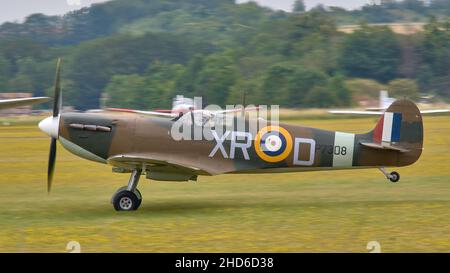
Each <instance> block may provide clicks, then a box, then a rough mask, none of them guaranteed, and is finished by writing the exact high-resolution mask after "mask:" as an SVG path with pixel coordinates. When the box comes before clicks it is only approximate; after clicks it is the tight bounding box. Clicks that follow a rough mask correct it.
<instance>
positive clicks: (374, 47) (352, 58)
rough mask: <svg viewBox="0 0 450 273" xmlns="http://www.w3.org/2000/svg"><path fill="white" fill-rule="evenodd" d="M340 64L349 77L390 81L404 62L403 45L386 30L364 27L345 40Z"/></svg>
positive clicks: (384, 28)
mask: <svg viewBox="0 0 450 273" xmlns="http://www.w3.org/2000/svg"><path fill="white" fill-rule="evenodd" d="M338 62H339V66H340V68H341V69H342V70H343V71H344V72H345V73H346V75H348V76H350V77H358V78H371V79H376V80H378V81H381V82H387V81H389V80H391V79H394V78H395V77H396V76H397V71H398V67H399V65H400V63H401V47H400V43H399V41H398V39H397V37H396V35H395V34H394V33H393V32H392V31H391V30H390V29H389V28H387V27H369V26H366V25H363V26H362V27H361V29H360V30H357V31H355V32H354V33H352V34H350V35H348V36H347V37H346V38H345V39H344V41H343V44H342V53H341V55H340V56H339V61H338Z"/></svg>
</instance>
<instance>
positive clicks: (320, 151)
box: [58, 100, 423, 181]
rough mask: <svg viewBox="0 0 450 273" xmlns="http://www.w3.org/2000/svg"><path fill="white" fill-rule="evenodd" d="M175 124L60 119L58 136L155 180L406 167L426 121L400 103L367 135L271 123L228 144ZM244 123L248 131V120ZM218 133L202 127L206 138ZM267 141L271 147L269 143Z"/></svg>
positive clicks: (417, 151)
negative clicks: (182, 131)
mask: <svg viewBox="0 0 450 273" xmlns="http://www.w3.org/2000/svg"><path fill="white" fill-rule="evenodd" d="M239 119H242V118H241V117H235V118H234V120H235V122H238V121H239ZM175 122H176V121H175V120H173V119H169V118H165V117H156V116H148V115H142V114H136V113H118V112H108V111H105V112H99V113H62V114H61V115H60V119H59V135H58V137H59V141H60V143H61V144H62V145H63V146H64V147H65V148H66V149H67V150H69V151H71V152H72V153H74V154H76V155H78V156H80V157H83V158H85V159H88V160H93V161H97V162H100V163H105V164H111V165H112V166H113V167H114V170H115V171H117V172H131V171H133V170H135V169H140V170H143V171H144V173H146V174H147V177H148V178H150V179H155V180H166V181H188V180H195V179H196V178H197V176H198V175H219V174H225V173H267V172H269V173H270V172H301V171H315V170H340V169H350V168H380V167H391V166H407V165H410V164H413V163H414V162H416V161H417V160H418V159H419V157H420V155H421V153H422V145H423V125H422V117H421V114H420V111H419V109H418V108H417V107H416V105H415V104H414V103H413V102H411V101H408V100H399V101H396V102H394V103H393V104H392V105H391V106H390V107H389V108H388V109H387V111H386V112H385V114H384V115H383V116H382V117H381V118H380V121H379V122H378V124H377V125H376V127H375V129H374V130H372V131H370V132H369V133H364V134H351V133H344V132H335V131H326V130H320V129H315V128H308V127H302V126H294V125H290V124H276V125H274V124H271V123H270V122H269V121H267V122H265V124H264V125H263V126H260V127H259V128H258V129H259V130H258V132H257V134H256V135H252V134H251V132H249V130H241V131H239V130H233V131H229V130H227V131H225V132H224V133H225V134H227V136H228V137H227V138H226V139H224V140H223V142H222V141H221V139H222V136H223V134H222V135H217V138H214V139H212V140H206V139H203V140H175V139H174V138H173V137H172V135H171V129H172V126H173V125H174V123H175ZM245 122H246V124H247V126H246V128H248V127H249V126H248V123H249V122H250V120H249V119H246V120H245ZM387 123H388V124H387ZM191 126H197V125H195V124H193V125H191ZM216 129H217V128H214V127H209V128H202V130H203V131H204V132H206V134H213V133H214V132H217V131H216ZM235 129H236V128H235ZM386 131H388V132H386ZM394 131H395V132H394ZM267 135H268V136H267ZM238 136H242V137H241V138H238ZM269 138H271V139H270V140H271V141H273V143H272V144H271V143H266V142H267V141H268V139H269ZM270 145H272V146H273V147H272V146H270ZM268 146H269V147H268Z"/></svg>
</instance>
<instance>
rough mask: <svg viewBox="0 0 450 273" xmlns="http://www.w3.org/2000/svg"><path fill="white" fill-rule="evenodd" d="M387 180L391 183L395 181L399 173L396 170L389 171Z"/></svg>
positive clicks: (398, 178) (397, 179)
mask: <svg viewBox="0 0 450 273" xmlns="http://www.w3.org/2000/svg"><path fill="white" fill-rule="evenodd" d="M389 180H391V182H392V183H396V182H398V181H399V180H400V174H399V173H398V172H391V173H390V174H389Z"/></svg>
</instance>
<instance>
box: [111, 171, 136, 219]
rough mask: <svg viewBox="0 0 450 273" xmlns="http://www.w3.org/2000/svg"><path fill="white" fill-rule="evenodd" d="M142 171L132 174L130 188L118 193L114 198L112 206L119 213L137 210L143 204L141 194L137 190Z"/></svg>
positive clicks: (127, 187)
mask: <svg viewBox="0 0 450 273" xmlns="http://www.w3.org/2000/svg"><path fill="white" fill-rule="evenodd" d="M141 174H142V170H134V171H133V172H132V173H131V177H130V180H129V182H128V186H125V187H122V188H120V189H118V190H117V191H116V193H115V194H114V195H113V197H112V200H111V202H112V204H113V206H114V209H115V210H117V211H130V210H137V209H138V208H139V206H140V205H141V203H142V195H141V192H140V191H139V190H138V189H137V185H138V183H139V178H140V177H141Z"/></svg>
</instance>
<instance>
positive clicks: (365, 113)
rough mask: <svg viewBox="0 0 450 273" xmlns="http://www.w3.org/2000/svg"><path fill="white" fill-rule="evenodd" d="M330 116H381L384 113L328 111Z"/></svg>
mask: <svg viewBox="0 0 450 273" xmlns="http://www.w3.org/2000/svg"><path fill="white" fill-rule="evenodd" d="M328 113H330V114H337V115H339V114H340V115H345V114H346V115H372V116H373V115H377V116H381V115H383V113H384V112H381V111H357V110H355V111H353V110H330V111H328Z"/></svg>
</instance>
